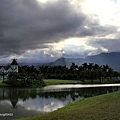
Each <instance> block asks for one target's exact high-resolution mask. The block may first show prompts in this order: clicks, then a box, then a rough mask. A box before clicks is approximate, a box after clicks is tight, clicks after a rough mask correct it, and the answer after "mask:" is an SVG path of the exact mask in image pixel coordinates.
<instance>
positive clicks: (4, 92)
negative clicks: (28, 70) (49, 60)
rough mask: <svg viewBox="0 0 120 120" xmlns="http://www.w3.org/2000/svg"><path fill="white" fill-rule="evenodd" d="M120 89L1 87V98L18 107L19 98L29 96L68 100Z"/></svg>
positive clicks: (23, 98)
mask: <svg viewBox="0 0 120 120" xmlns="http://www.w3.org/2000/svg"><path fill="white" fill-rule="evenodd" d="M118 90H120V87H98V88H96V87H94V88H80V89H78V88H76V89H66V90H65V91H57V92H56V91H52V92H51V91H48V92H44V91H38V90H35V89H34V90H31V89H0V99H1V100H3V99H9V100H10V101H11V104H12V106H13V108H16V105H17V102H18V100H19V99H22V100H23V101H26V100H27V99H29V98H32V99H35V98H36V97H37V96H39V97H40V98H46V99H47V98H55V99H59V100H62V101H65V100H66V97H67V96H69V97H71V99H72V100H76V99H77V98H78V97H91V96H95V95H99V94H106V93H108V92H109V93H110V92H114V91H118Z"/></svg>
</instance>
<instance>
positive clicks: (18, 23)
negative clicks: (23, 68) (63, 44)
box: [0, 0, 117, 55]
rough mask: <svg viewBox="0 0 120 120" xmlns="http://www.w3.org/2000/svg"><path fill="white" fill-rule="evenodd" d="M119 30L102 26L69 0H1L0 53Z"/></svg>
mask: <svg viewBox="0 0 120 120" xmlns="http://www.w3.org/2000/svg"><path fill="white" fill-rule="evenodd" d="M85 26H86V27H85ZM116 31H117V28H116V27H113V26H101V25H100V24H99V21H98V20H94V19H93V18H92V17H90V16H87V14H83V12H82V9H79V10H78V11H77V10H76V9H75V8H74V7H73V6H72V5H71V4H70V3H69V2H68V1H67V0H58V1H56V2H48V3H46V4H40V3H39V4H38V2H37V1H36V0H0V55H9V54H13V53H15V54H22V53H24V52H25V51H26V50H34V49H40V48H41V49H42V48H46V47H48V46H47V45H44V44H45V43H53V42H59V41H61V40H64V39H66V38H70V37H85V36H100V37H101V36H105V35H107V34H111V33H115V32H116ZM101 44H102V43H101ZM66 54H67V53H66Z"/></svg>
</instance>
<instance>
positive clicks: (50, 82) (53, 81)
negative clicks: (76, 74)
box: [44, 79, 82, 85]
mask: <svg viewBox="0 0 120 120" xmlns="http://www.w3.org/2000/svg"><path fill="white" fill-rule="evenodd" d="M44 82H45V83H46V84H47V85H58V84H69V83H73V84H74V83H80V84H82V81H80V80H59V79H44Z"/></svg>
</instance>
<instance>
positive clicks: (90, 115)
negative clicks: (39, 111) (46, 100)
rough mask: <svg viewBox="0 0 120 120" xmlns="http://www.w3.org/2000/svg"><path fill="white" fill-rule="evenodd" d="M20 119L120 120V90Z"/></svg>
mask: <svg viewBox="0 0 120 120" xmlns="http://www.w3.org/2000/svg"><path fill="white" fill-rule="evenodd" d="M20 120H120V92H115V93H109V94H105V95H100V96H96V97H90V98H86V99H84V100H82V101H76V102H72V103H69V104H68V105H67V106H65V107H63V108H61V109H58V110H56V111H54V112H51V113H46V114H43V115H39V116H35V117H30V118H24V119H20Z"/></svg>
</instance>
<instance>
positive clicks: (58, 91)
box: [0, 84, 120, 120]
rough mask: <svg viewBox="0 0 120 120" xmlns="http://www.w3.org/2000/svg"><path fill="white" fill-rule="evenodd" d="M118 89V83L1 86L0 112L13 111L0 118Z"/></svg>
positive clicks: (43, 110)
mask: <svg viewBox="0 0 120 120" xmlns="http://www.w3.org/2000/svg"><path fill="white" fill-rule="evenodd" d="M114 91H120V84H116V85H115V84H109V85H51V86H47V87H44V88H42V89H40V88H36V89H23V88H21V89H20V88H19V89H18V88H7V89H4V88H1V89H0V114H1V113H13V116H12V117H2V116H0V119H2V120H7V119H8V120H12V119H16V118H22V117H29V116H34V115H38V114H43V113H46V112H51V111H54V110H57V109H58V108H61V107H64V106H65V105H66V104H68V103H70V102H72V101H75V100H83V99H84V98H86V97H92V96H96V95H100V94H106V93H110V92H114Z"/></svg>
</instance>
